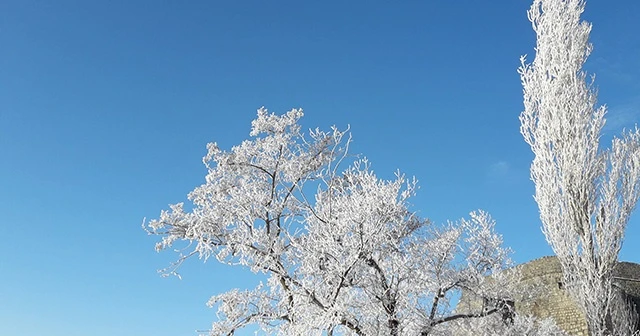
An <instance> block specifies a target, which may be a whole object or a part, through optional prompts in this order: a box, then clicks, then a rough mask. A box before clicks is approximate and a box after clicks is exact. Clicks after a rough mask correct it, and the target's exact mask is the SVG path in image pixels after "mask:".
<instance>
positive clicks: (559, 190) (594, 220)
mask: <svg viewBox="0 0 640 336" xmlns="http://www.w3.org/2000/svg"><path fill="white" fill-rule="evenodd" d="M584 7H585V2H584V0H534V2H533V5H532V6H531V9H530V10H529V12H528V14H529V20H530V21H531V22H532V24H533V29H534V31H535V32H536V34H537V46H536V49H535V50H536V56H535V59H534V60H533V63H531V64H526V62H525V59H524V57H523V58H522V60H521V61H522V66H521V67H520V69H519V73H520V76H521V79H522V84H523V86H524V107H525V109H524V112H523V113H522V114H521V116H520V120H521V123H522V126H521V132H522V134H523V135H524V138H525V140H526V142H527V143H528V144H529V145H530V146H531V149H532V150H533V153H534V155H535V158H534V160H533V163H532V166H531V178H532V180H533V181H534V183H535V188H536V192H535V199H536V202H537V203H538V206H539V208H540V218H541V220H542V225H543V231H544V234H545V236H546V238H547V241H548V242H549V244H550V245H551V247H552V248H553V250H554V252H555V253H556V255H557V256H558V259H559V260H560V262H561V264H562V267H563V273H564V278H565V279H564V280H565V283H566V285H567V286H566V287H567V288H568V289H569V291H570V292H571V293H572V294H573V296H575V298H576V299H577V301H578V303H579V304H580V305H581V307H582V309H583V310H584V312H585V314H586V317H587V322H588V327H589V332H590V334H591V335H628V334H629V333H630V329H632V328H633V325H634V323H635V319H634V318H633V312H632V311H630V310H629V309H630V307H629V306H628V305H627V304H626V302H625V301H624V300H623V299H621V295H620V293H618V292H617V290H616V287H615V283H614V278H613V270H614V267H615V265H616V263H617V261H618V254H619V252H620V248H621V246H622V241H623V238H624V232H625V228H626V226H627V222H628V220H629V216H630V214H631V212H632V210H633V209H634V208H635V206H636V203H637V201H638V197H639V195H640V194H639V191H640V132H639V131H638V130H637V129H635V130H633V131H630V132H626V133H624V134H623V135H622V137H620V138H614V139H613V143H612V144H611V147H610V148H609V149H601V148H600V138H601V135H602V128H603V126H604V123H605V119H604V116H605V112H606V108H605V107H604V106H597V102H596V98H597V97H596V96H597V93H596V90H595V88H594V86H593V79H589V78H588V77H587V74H586V73H585V71H584V70H583V69H582V67H583V65H584V63H585V61H586V60H587V57H588V56H589V54H590V53H591V50H592V47H591V45H590V43H589V42H588V38H589V33H590V31H591V25H590V24H589V23H587V22H584V21H581V19H580V15H581V14H582V12H583V11H584Z"/></svg>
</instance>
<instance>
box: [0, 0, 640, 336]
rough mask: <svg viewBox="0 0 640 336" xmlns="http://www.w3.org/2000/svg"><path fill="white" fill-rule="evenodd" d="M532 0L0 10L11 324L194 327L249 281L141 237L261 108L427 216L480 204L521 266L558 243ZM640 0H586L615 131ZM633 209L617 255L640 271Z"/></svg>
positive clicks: (628, 116)
mask: <svg viewBox="0 0 640 336" xmlns="http://www.w3.org/2000/svg"><path fill="white" fill-rule="evenodd" d="M528 7H529V1H525V0H496V1H466V2H464V4H462V3H460V2H455V1H402V2H391V1H348V2H347V1H190V2H178V1H174V2H169V1H150V0H149V1H109V2H107V1H103V2H87V1H68V0H61V1H53V2H51V1H34V0H5V1H2V2H1V3H0V214H1V215H0V228H1V232H2V237H3V239H2V244H0V334H1V335H22V336H31V335H42V334H46V335H51V336H63V335H64V336H76V335H89V334H91V335H94V336H101V335H155V336H165V335H167V336H168V335H178V336H183V335H185V336H186V335H195V332H194V331H195V330H196V329H207V328H208V327H209V325H210V322H211V321H212V320H213V319H214V318H215V315H214V313H215V312H214V311H213V310H211V309H208V308H207V307H206V306H205V303H206V301H207V299H208V298H209V297H210V296H211V295H214V294H216V293H220V292H223V291H226V290H228V289H230V288H233V287H236V286H240V287H243V286H247V287H253V286H254V284H255V281H254V279H253V278H252V277H251V276H250V273H248V272H245V271H243V270H235V269H231V268H229V267H225V266H221V265H219V264H217V263H215V262H208V263H206V264H203V263H202V262H199V261H198V260H192V261H191V262H189V263H187V265H185V266H184V267H183V269H182V272H181V273H182V275H183V279H182V280H178V279H177V278H161V277H159V276H158V274H157V273H156V270H157V269H160V268H163V267H165V266H167V265H168V263H169V262H170V261H172V260H173V259H174V258H175V255H173V254H171V253H161V254H157V253H156V252H155V251H154V249H153V246H154V243H155V242H156V238H155V237H149V236H147V235H146V233H145V232H144V231H143V230H142V229H141V226H140V225H141V222H142V220H143V218H145V217H147V218H155V217H156V216H158V214H159V212H160V210H161V209H165V208H167V205H168V204H169V203H176V202H180V201H183V200H185V195H186V194H187V193H188V192H189V191H190V190H192V189H193V188H194V187H195V186H197V185H199V184H201V183H202V182H203V177H204V174H205V169H204V167H203V165H202V163H201V158H202V156H203V155H204V154H205V145H206V143H207V142H211V141H217V142H218V143H219V144H220V145H221V146H222V147H223V148H230V147H231V146H232V145H235V144H237V143H239V142H240V141H242V140H243V139H245V138H247V137H248V133H249V127H250V121H251V120H252V119H253V117H254V116H255V111H256V109H257V108H259V107H260V106H263V105H264V106H266V107H267V108H269V109H270V110H271V111H275V112H285V111H286V110H288V109H290V108H294V107H296V108H297V107H302V108H304V109H305V114H306V116H305V117H304V118H303V120H302V123H303V126H304V127H314V128H315V127H317V126H318V127H321V128H328V127H329V126H331V125H334V124H335V125H337V126H339V127H342V128H343V127H346V126H347V125H351V130H352V135H353V139H354V141H353V145H352V147H351V148H352V152H353V153H362V154H364V155H366V156H367V157H368V158H369V159H370V161H372V162H373V168H374V170H375V171H376V172H377V173H378V174H379V175H380V176H382V177H391V176H392V174H393V172H394V171H395V170H396V169H400V170H401V171H403V172H404V173H406V174H407V175H410V176H411V175H414V176H416V177H417V178H418V179H419V180H420V185H421V190H420V191H419V194H418V196H417V197H416V198H415V199H414V204H415V208H414V209H415V210H417V211H419V213H420V214H421V215H423V216H425V217H429V218H431V219H433V220H434V221H436V222H444V221H446V220H447V219H458V218H460V217H463V216H466V214H468V213H469V212H470V211H472V210H475V209H478V208H481V209H484V210H487V211H488V212H490V213H491V214H492V215H493V216H494V218H495V219H496V220H497V222H498V224H497V225H498V226H497V228H498V230H499V231H500V232H501V233H502V234H503V235H504V238H505V242H506V245H508V246H511V247H512V248H513V249H514V250H515V255H514V259H515V260H516V261H517V262H524V261H527V260H531V259H534V258H537V257H540V256H543V255H548V254H550V253H551V251H550V249H549V248H548V247H547V244H546V242H545V239H544V237H543V235H542V233H541V231H540V224H539V219H538V214H537V206H536V205H535V203H534V201H533V198H532V194H533V185H532V183H531V182H530V180H529V173H528V169H529V164H530V161H531V159H532V155H531V153H530V150H529V148H528V147H527V145H526V144H525V143H524V141H523V140H522V137H521V136H520V134H519V122H518V115H519V113H520V111H521V109H522V98H521V92H522V89H521V86H520V81H519V78H518V75H517V73H516V68H517V67H518V65H519V56H520V55H522V54H529V55H531V56H530V57H533V46H534V35H533V32H532V30H531V26H530V24H529V22H528V21H527V19H526V13H525V11H526V10H527V8H528ZM639 14H640V2H638V1H635V0H624V1H623V0H621V1H604V0H591V1H588V4H587V12H586V13H585V16H584V17H585V18H586V19H587V20H589V21H592V22H593V23H594V31H593V33H592V42H593V43H594V45H595V51H594V53H593V55H592V57H591V60H590V62H589V63H588V70H589V71H592V72H595V73H597V75H598V77H597V84H598V86H599V87H600V100H601V102H603V103H606V104H607V105H609V107H610V116H609V117H610V120H611V122H610V123H609V126H607V134H605V138H607V137H609V136H610V135H611V134H614V133H617V132H619V130H621V129H622V128H623V127H629V126H632V125H633V124H634V123H635V122H636V121H637V119H638V116H639V115H640V67H638V60H639V59H640V37H639V35H640V34H637V32H639V31H640V20H638V15H639ZM639 225H640V218H638V216H637V215H636V216H635V217H634V218H633V219H632V221H631V223H630V227H629V230H628V233H627V240H626V244H625V247H624V249H623V251H622V256H621V257H622V259H624V260H629V261H635V262H640V256H639V255H640V254H639V253H640V248H638V244H637V241H639V240H640V227H639Z"/></svg>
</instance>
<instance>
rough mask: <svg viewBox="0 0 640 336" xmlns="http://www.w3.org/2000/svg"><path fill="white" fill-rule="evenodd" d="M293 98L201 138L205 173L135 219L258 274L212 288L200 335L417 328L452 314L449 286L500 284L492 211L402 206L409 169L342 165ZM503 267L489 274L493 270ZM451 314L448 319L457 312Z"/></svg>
mask: <svg viewBox="0 0 640 336" xmlns="http://www.w3.org/2000/svg"><path fill="white" fill-rule="evenodd" d="M301 117H302V110H292V111H290V112H288V113H286V114H284V115H281V116H278V115H274V114H269V113H268V112H267V110H266V109H264V108H262V109H260V110H258V117H257V119H256V120H254V121H253V122H252V129H251V133H250V136H251V138H250V139H249V140H245V141H243V142H242V143H241V144H240V145H237V146H235V147H233V148H232V149H231V150H230V151H224V150H222V149H220V148H219V147H218V146H217V145H216V144H210V145H209V146H208V147H207V148H208V152H207V155H206V156H205V158H204V162H205V164H206V166H207V169H208V173H207V176H206V179H205V183H204V184H203V185H201V186H199V187H197V188H195V189H194V190H193V191H192V192H191V193H190V194H189V199H190V201H191V202H192V203H193V206H192V209H191V210H186V209H187V208H185V207H184V206H183V205H182V204H177V205H173V206H171V207H170V211H163V212H162V213H161V214H160V218H159V219H157V220H153V221H151V222H149V223H148V230H149V231H150V232H152V233H156V234H158V235H160V236H162V241H161V242H160V243H159V244H158V248H159V249H166V248H168V247H170V246H173V245H175V244H177V243H178V242H181V241H186V242H187V246H188V248H187V250H186V251H185V252H184V253H181V254H180V257H179V260H178V262H177V263H176V264H175V265H174V266H175V267H171V268H169V269H168V270H169V271H170V272H174V271H175V268H176V267H177V266H179V265H180V263H182V262H183V261H184V259H185V258H187V257H188V256H190V255H194V254H198V255H200V256H201V257H204V258H208V257H210V256H214V257H215V258H216V259H217V260H219V261H220V262H224V263H228V264H232V265H238V266H244V267H246V268H248V269H250V270H251V271H253V272H262V273H264V274H266V275H267V276H268V281H267V282H266V283H265V284H262V285H260V286H258V287H257V288H256V289H255V290H251V291H242V290H233V291H230V292H227V293H224V294H221V295H216V296H214V297H212V298H211V300H210V301H209V305H210V306H212V307H215V308H216V309H217V311H218V318H219V320H218V321H216V322H214V324H213V326H212V328H211V330H210V333H211V335H231V334H233V333H234V332H235V331H237V330H239V329H241V328H243V327H245V326H247V325H257V326H259V327H260V328H261V329H262V330H263V331H264V332H267V333H273V334H282V335H428V334H436V333H440V332H447V330H449V331H450V329H448V328H451V326H453V325H454V323H453V322H454V321H458V320H460V319H467V318H477V317H479V316H485V315H491V314H492V313H493V312H495V311H497V309H494V310H489V311H479V312H476V313H470V314H459V313H455V312H454V310H453V309H454V307H453V303H452V302H451V300H452V298H455V297H456V295H458V294H459V292H460V290H461V288H465V289H468V290H471V291H472V292H474V293H477V294H478V295H481V296H485V295H486V296H487V297H491V298H504V297H509V296H510V295H511V293H510V292H509V288H510V287H509V286H508V282H507V280H506V278H505V277H495V278H494V279H493V280H492V281H487V278H486V277H487V276H491V275H496V274H497V273H498V272H499V271H501V270H503V269H504V268H505V267H506V266H508V265H509V260H508V255H509V250H508V249H505V248H503V247H502V239H501V237H500V236H499V235H498V234H496V233H495V232H494V222H493V220H492V219H491V217H490V216H489V215H488V214H487V213H485V212H482V211H479V212H474V213H472V214H471V219H470V220H461V221H459V222H456V223H448V224H447V225H443V226H437V225H434V224H432V223H430V222H429V221H427V220H425V219H423V218H420V217H418V216H417V215H416V214H415V213H413V212H412V210H411V209H409V205H408V204H409V203H408V202H409V200H410V198H411V197H412V196H413V195H414V194H415V192H416V189H417V183H416V181H415V179H407V178H405V177H404V175H402V174H400V173H398V174H396V177H395V178H394V179H392V180H382V179H380V178H378V177H377V176H376V175H375V174H374V173H373V171H372V170H371V169H370V166H371V164H370V163H369V162H368V161H367V160H366V159H360V160H356V161H355V162H352V164H351V165H350V166H347V167H343V166H342V165H345V164H346V162H345V161H346V158H347V156H346V148H347V147H348V144H349V141H350V140H349V139H350V137H349V135H348V134H347V133H346V132H345V131H340V130H338V129H337V128H332V129H331V131H328V132H325V131H321V130H313V131H310V132H309V133H308V134H304V133H302V132H301V127H300V125H299V124H298V121H299V119H300V118H301ZM497 279H502V280H499V281H498V280H497ZM456 323H457V322H456Z"/></svg>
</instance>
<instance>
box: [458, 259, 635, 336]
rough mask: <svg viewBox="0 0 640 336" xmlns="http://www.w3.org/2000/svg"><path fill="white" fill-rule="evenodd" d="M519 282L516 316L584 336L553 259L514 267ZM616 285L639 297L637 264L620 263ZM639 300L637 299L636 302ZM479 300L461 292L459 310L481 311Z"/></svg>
mask: <svg viewBox="0 0 640 336" xmlns="http://www.w3.org/2000/svg"><path fill="white" fill-rule="evenodd" d="M517 269H518V271H519V272H520V274H519V275H520V279H521V280H520V281H519V283H518V284H517V288H518V290H517V292H518V293H521V295H520V297H515V298H514V300H515V310H516V312H517V313H518V314H524V315H533V316H535V317H537V318H547V317H551V318H552V319H554V320H555V322H556V324H557V325H558V326H559V327H560V328H562V329H563V330H564V331H566V332H567V333H568V334H569V335H572V336H587V335H588V333H587V324H586V320H585V318H584V314H583V313H582V311H581V310H580V308H579V307H578V305H577V304H576V303H575V302H574V300H573V299H572V298H571V297H569V294H568V293H567V291H566V290H565V288H564V285H563V282H562V268H561V266H560V262H559V261H558V259H557V258H556V257H542V258H540V259H536V260H533V261H531V262H528V263H526V264H522V265H519V266H517ZM616 276H617V277H618V278H619V279H618V280H616V285H618V286H619V287H621V288H622V289H623V290H624V291H625V292H626V293H627V294H629V295H631V296H632V297H637V298H640V282H638V281H637V280H635V279H640V265H638V264H633V263H627V262H621V263H619V264H618V267H617V269H616ZM638 301H640V300H638ZM481 306H482V300H481V299H479V298H477V297H473V295H472V294H470V293H463V294H462V297H461V299H460V303H459V308H458V309H460V311H477V309H478V308H482V307H481Z"/></svg>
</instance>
